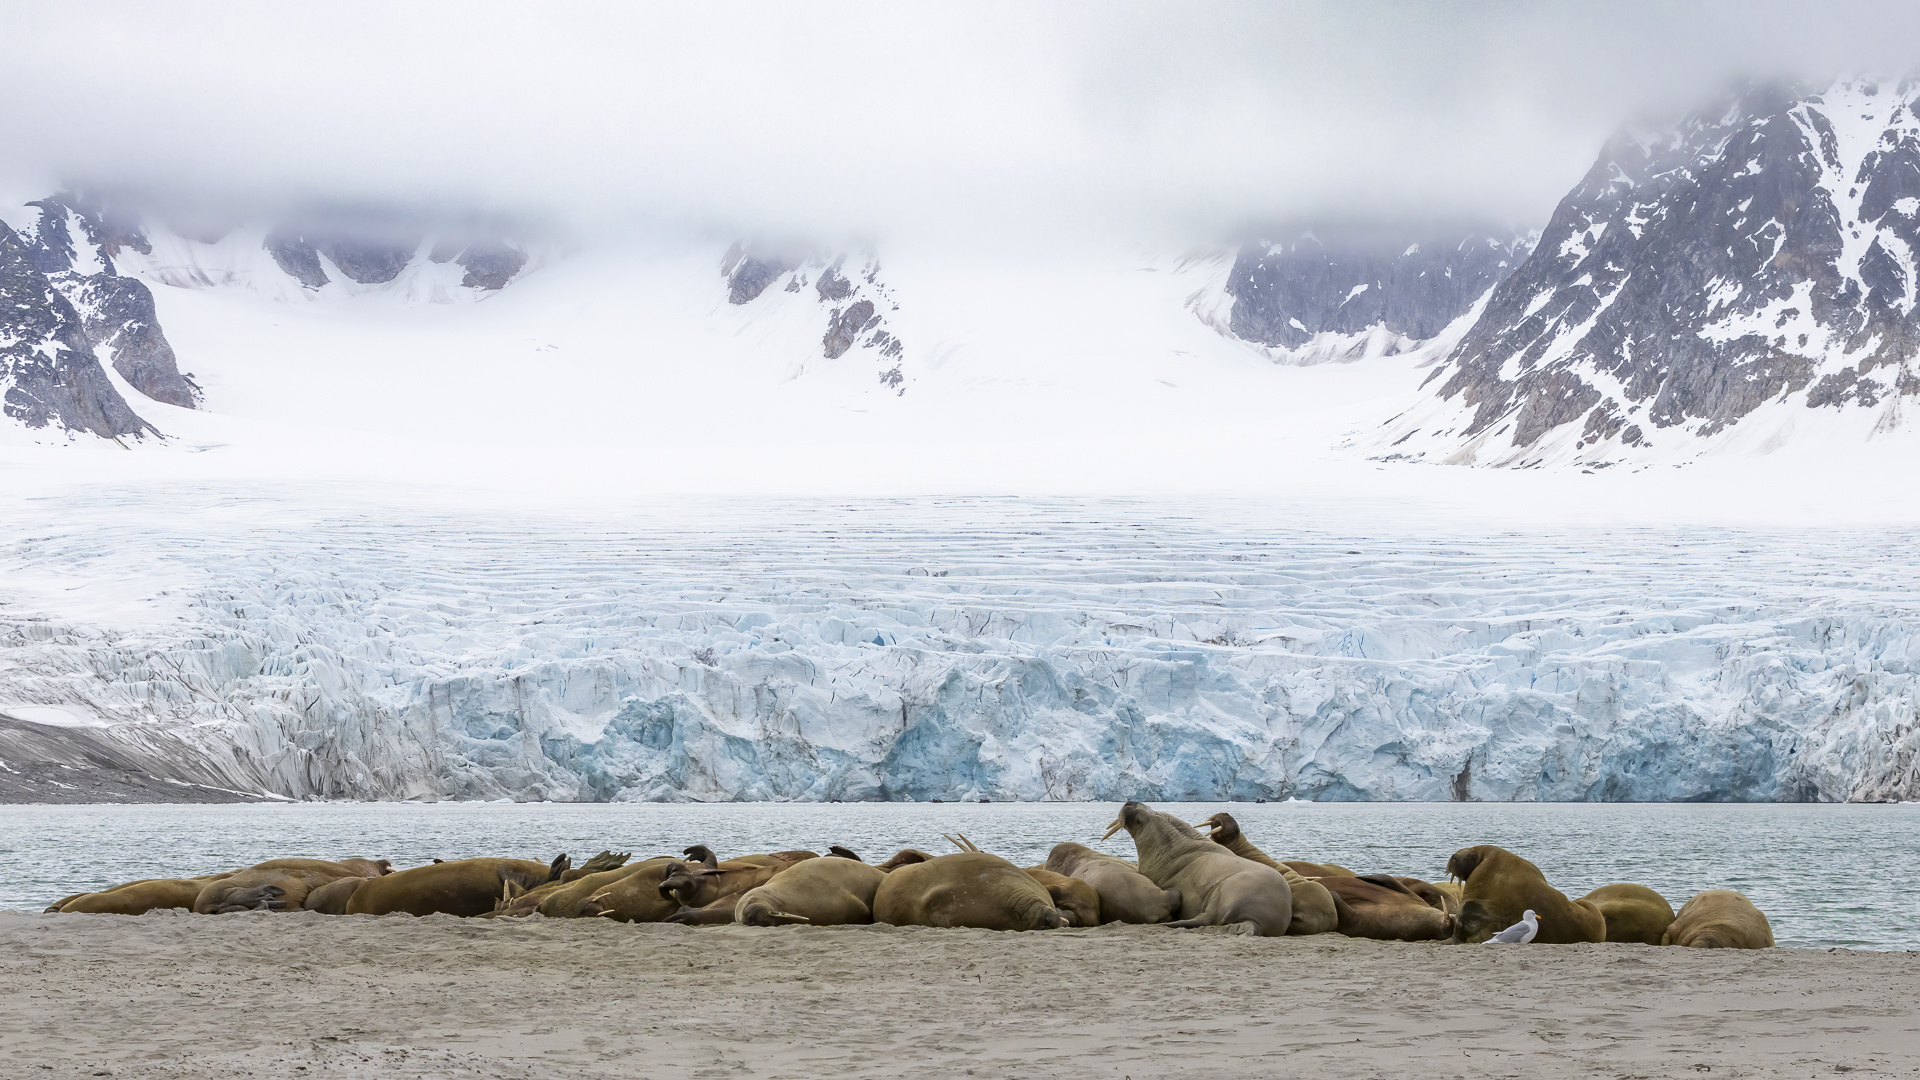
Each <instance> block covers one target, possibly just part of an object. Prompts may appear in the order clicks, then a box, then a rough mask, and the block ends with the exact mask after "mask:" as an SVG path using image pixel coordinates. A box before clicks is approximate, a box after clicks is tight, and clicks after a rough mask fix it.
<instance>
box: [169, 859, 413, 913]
mask: <svg viewBox="0 0 1920 1080" xmlns="http://www.w3.org/2000/svg"><path fill="white" fill-rule="evenodd" d="M391 866H392V864H391V863H388V862H386V861H385V860H373V859H342V860H340V861H338V862H331V861H328V860H326V859H269V860H267V861H266V862H263V863H260V864H259V865H257V866H250V867H248V868H246V869H245V870H237V871H235V872H234V873H232V874H229V875H227V876H225V877H222V878H218V879H215V880H213V881H209V882H208V883H207V884H206V885H204V886H202V887H201V889H200V892H199V893H198V894H197V895H195V896H194V899H193V911H194V913H195V914H198V915H224V914H227V913H228V912H234V911H299V910H300V907H301V905H302V904H304V903H305V902H306V899H307V894H308V893H310V892H312V891H313V890H315V889H317V888H319V887H320V886H322V885H325V884H327V883H328V882H331V881H338V880H339V879H341V878H345V877H358V878H373V877H378V876H380V875H383V874H386V873H387V871H388V870H389V869H390V868H391Z"/></svg>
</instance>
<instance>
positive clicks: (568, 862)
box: [547, 851, 573, 881]
mask: <svg viewBox="0 0 1920 1080" xmlns="http://www.w3.org/2000/svg"><path fill="white" fill-rule="evenodd" d="M571 869H573V860H572V859H569V858H567V853H566V852H564V851H563V852H561V853H560V854H558V855H555V856H554V857H553V863H552V865H550V866H548V867H547V880H548V881H559V880H560V875H561V874H564V873H566V872H567V871H569V870H571Z"/></svg>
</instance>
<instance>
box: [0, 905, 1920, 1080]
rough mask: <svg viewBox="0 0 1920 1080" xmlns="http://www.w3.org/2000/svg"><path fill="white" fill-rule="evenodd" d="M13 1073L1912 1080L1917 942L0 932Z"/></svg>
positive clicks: (298, 930)
mask: <svg viewBox="0 0 1920 1080" xmlns="http://www.w3.org/2000/svg"><path fill="white" fill-rule="evenodd" d="M0 1061H5V1062H7V1063H8V1068H7V1072H8V1073H9V1074H10V1075H13V1076H27V1077H33V1076H43V1077H67V1076H81V1077H90V1076H113V1077H122V1078H127V1077H143V1078H144V1077H154V1078H175V1077H178V1078H187V1077H194V1078H225V1077H267V1076H273V1077H289V1076H295V1077H299V1076H313V1077H322V1076H324V1077H333V1076H381V1077H387V1078H394V1080H397V1078H401V1077H447V1076H460V1077H466V1076H473V1077H501V1078H517V1077H540V1078H546V1080H558V1078H567V1077H606V1078H609V1080H611V1078H616V1077H617V1078H620V1080H634V1078H636V1077H640V1076H661V1075H667V1076H675V1077H680V1078H696V1077H898V1076H907V1075H914V1076H937V1077H946V1076H954V1077H966V1076H974V1077H1034V1076H1041V1077H1046V1078H1047V1080H1067V1078H1077V1077H1114V1078H1119V1077H1132V1078H1135V1080H1144V1078H1146V1077H1160V1076H1206V1077H1266V1076H1300V1077H1395V1078H1399V1077H1409V1076H1419V1077H1421V1078H1422V1080H1436V1078H1441V1077H1462V1078H1466V1077H1472V1078H1476V1080H1478V1078H1498V1077H1523V1078H1542V1077H1545V1078H1557V1077H1607V1078H1610V1080H1611V1078H1619V1077H1649V1078H1651V1077H1679V1076H1685V1077H1701V1076H1712V1077H1811V1076H1833V1075H1841V1074H1844V1073H1848V1072H1858V1073H1861V1074H1867V1075H1872V1076H1876V1077H1886V1076H1894V1077H1908V1076H1920V954H1916V953H1852V952H1841V951H1833V952H1824V951H1811V950H1808V951H1802V950H1790V949H1774V950H1768V951H1766V952H1727V951H1704V950H1691V949H1654V948H1648V947H1644V946H1628V945H1576V946H1525V947H1516V948H1497V947H1480V946H1474V947H1460V948H1454V947H1449V946H1441V945H1427V944H1418V945H1410V944H1397V943H1383V942H1371V941H1356V940H1350V939H1346V938H1340V937H1337V936H1333V935H1324V936H1321V937H1315V938H1284V939H1278V940H1267V939H1259V938H1251V937H1245V936H1239V935H1234V934H1228V933H1221V932H1216V931H1170V930H1164V929H1156V928H1151V927H1115V928H1101V929H1097V930H1063V931H1054V932H1051V933H1046V934H994V933H987V932H984V931H970V930H927V929H918V928H913V929H893V928H888V927H860V928H812V927H792V928H783V929H777V930H752V929H748V928H745V927H717V928H706V929H701V930H689V929H686V928H682V927H669V926H622V925H617V924H611V923H605V922H594V921H587V920H580V921H559V920H543V919H534V920H523V921H491V920H469V921H462V920H457V919H453V918H448V917H443V916H436V917H433V918H428V919H413V918H408V917H405V916H398V917H386V918H379V919H376V918H371V917H365V916H359V917H352V918H328V917H325V916H319V915H311V914H305V913H301V914H292V915H279V914H270V913H264V912H262V913H249V914H244V915H230V916H220V917H206V916H191V915H182V914H175V913H165V914H157V915H148V916H143V917H140V918H137V919H136V918H125V917H119V916H104V915H82V916H72V915H67V916H39V915H13V914H0Z"/></svg>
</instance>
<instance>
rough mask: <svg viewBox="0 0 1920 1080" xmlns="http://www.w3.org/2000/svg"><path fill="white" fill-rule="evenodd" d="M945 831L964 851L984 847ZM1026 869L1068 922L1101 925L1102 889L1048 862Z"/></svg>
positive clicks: (955, 845) (1081, 924) (1080, 924)
mask: <svg viewBox="0 0 1920 1080" xmlns="http://www.w3.org/2000/svg"><path fill="white" fill-rule="evenodd" d="M941 835H942V836H945V837H946V838H947V842H948V843H950V844H952V845H953V846H954V847H957V848H959V849H960V850H961V851H979V850H980V848H979V846H978V845H976V844H975V843H974V842H973V841H971V840H969V839H967V834H965V833H953V834H951V835H949V834H947V833H942V834H941ZM1023 869H1025V870H1026V872H1027V875H1028V876H1029V877H1031V878H1033V880H1035V881H1037V882H1039V883H1040V887H1041V888H1043V889H1045V890H1047V896H1048V898H1049V899H1051V900H1052V901H1053V906H1054V907H1056V908H1058V909H1060V916H1061V918H1063V919H1065V920H1066V925H1068V926H1099V925H1100V893H1099V892H1098V891H1096V890H1095V889H1094V887H1093V886H1092V885H1089V884H1087V883H1086V882H1084V881H1081V880H1080V879H1079V878H1075V877H1069V876H1068V875H1066V874H1058V873H1055V872H1053V871H1051V870H1048V869H1047V868H1046V866H1045V865H1041V866H1028V867H1024V868H1023Z"/></svg>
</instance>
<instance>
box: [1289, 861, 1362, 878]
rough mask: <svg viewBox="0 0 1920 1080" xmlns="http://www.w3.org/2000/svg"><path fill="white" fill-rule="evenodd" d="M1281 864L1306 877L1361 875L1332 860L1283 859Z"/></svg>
mask: <svg viewBox="0 0 1920 1080" xmlns="http://www.w3.org/2000/svg"><path fill="white" fill-rule="evenodd" d="M1280 865H1282V866H1284V867H1286V868H1287V869H1289V870H1291V871H1293V872H1294V873H1296V874H1299V875H1300V876H1301V877H1306V878H1323V877H1359V876H1360V875H1359V874H1356V873H1354V872H1353V871H1351V870H1349V869H1347V868H1346V867H1344V866H1340V865H1338V864H1337V863H1330V862H1304V861H1302V860H1300V859H1282V860H1280Z"/></svg>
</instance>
